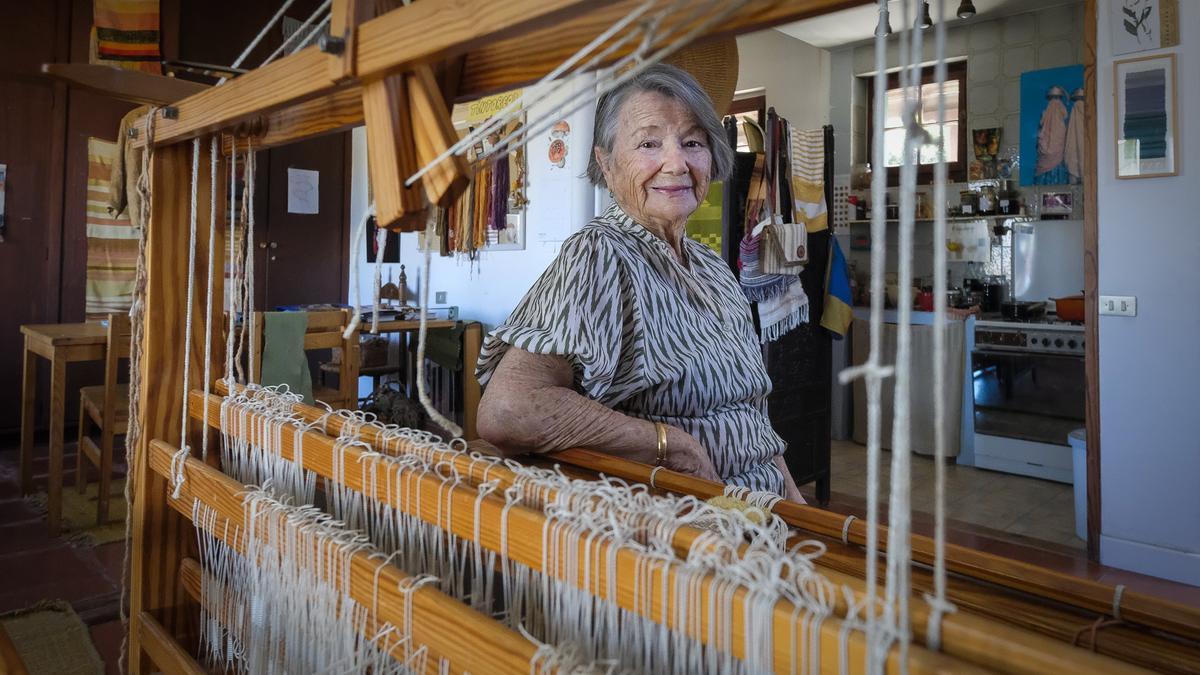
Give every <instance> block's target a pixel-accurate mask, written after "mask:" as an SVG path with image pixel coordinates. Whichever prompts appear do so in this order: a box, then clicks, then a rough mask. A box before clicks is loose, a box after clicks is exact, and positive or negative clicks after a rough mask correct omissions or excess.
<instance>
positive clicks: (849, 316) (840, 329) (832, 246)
mask: <svg viewBox="0 0 1200 675" xmlns="http://www.w3.org/2000/svg"><path fill="white" fill-rule="evenodd" d="M853 321H854V303H853V302H852V298H851V297H850V270H849V268H848V267H847V266H846V256H845V255H844V254H843V253H842V247H841V246H839V245H838V242H837V238H836V237H830V239H829V266H828V267H827V268H826V269H825V307H824V309H823V310H822V312H821V327H822V328H825V329H827V330H829V331H830V332H832V333H833V334H834V335H836V336H837V337H838V338H843V337H846V331H848V330H850V323H851V322H853Z"/></svg>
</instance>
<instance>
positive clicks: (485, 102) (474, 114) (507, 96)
mask: <svg viewBox="0 0 1200 675" xmlns="http://www.w3.org/2000/svg"><path fill="white" fill-rule="evenodd" d="M522 91H523V90H521V89H514V90H512V91H506V92H504V93H503V94H493V95H491V96H484V97H483V98H481V99H478V100H475V101H471V102H470V103H468V104H467V122H468V123H470V124H476V123H478V122H482V121H484V120H486V119H487V118H489V117H491V116H492V115H495V114H496V113H498V112H500V111H501V110H504V109H505V108H506V107H508V104H510V103H512V102H513V101H515V100H517V98H518V97H519V96H520V95H521V92H522Z"/></svg>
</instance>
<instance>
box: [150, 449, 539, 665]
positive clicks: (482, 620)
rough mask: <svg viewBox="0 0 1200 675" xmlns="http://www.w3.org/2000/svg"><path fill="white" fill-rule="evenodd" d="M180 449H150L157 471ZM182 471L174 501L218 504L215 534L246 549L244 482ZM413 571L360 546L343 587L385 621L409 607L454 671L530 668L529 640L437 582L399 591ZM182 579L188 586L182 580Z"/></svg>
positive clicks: (417, 632)
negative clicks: (408, 592)
mask: <svg viewBox="0 0 1200 675" xmlns="http://www.w3.org/2000/svg"><path fill="white" fill-rule="evenodd" d="M175 451H176V449H175V448H174V447H172V446H170V445H167V444H166V443H163V442H161V441H154V442H153V443H152V444H151V456H150V464H151V466H152V467H153V469H154V471H155V472H157V473H158V474H160V475H161V476H163V477H166V476H169V475H171V472H172V468H171V458H172V456H173V455H174V453H175ZM183 473H184V479H185V480H184V483H183V485H182V486H181V489H180V498H179V499H171V498H168V502H169V503H170V505H171V507H172V508H173V509H175V510H176V511H177V512H179V513H180V514H181V515H183V516H187V517H190V516H191V513H192V504H193V503H194V502H195V501H197V500H199V501H200V502H202V503H204V504H205V505H207V506H209V507H211V508H213V509H214V510H215V511H216V512H217V516H218V517H217V519H216V521H217V522H216V523H215V525H214V527H213V529H212V530H210V534H214V535H217V536H218V537H220V538H221V539H222V540H223V541H224V542H225V543H226V544H228V545H229V546H230V547H231V548H233V549H234V550H235V551H237V552H238V553H245V550H246V549H245V539H244V538H243V537H244V534H243V533H244V532H245V528H244V523H245V522H246V518H245V505H244V502H243V497H244V496H245V492H246V488H245V486H243V485H242V484H241V483H238V482H237V481H235V480H233V479H232V478H230V477H229V476H226V475H225V474H223V473H221V472H220V471H218V470H216V469H214V468H212V467H210V466H208V465H206V464H204V463H203V462H201V461H199V460H197V459H195V458H189V459H188V460H187V461H186V462H185V463H184V467H183ZM276 517H282V516H276ZM227 524H228V527H226V525H227ZM314 555H318V554H314ZM180 562H182V560H181V561H180ZM179 567H180V565H179V564H178V563H177V564H176V565H174V566H173V567H172V568H171V574H172V576H173V577H174V578H175V579H176V580H178V579H179V576H178V574H177V570H178V569H179ZM381 567H382V569H379V568H381ZM377 570H378V574H377V573H376V572H377ZM326 574H327V575H328V570H326ZM408 578H409V575H406V574H404V573H403V572H401V571H400V569H399V568H397V567H394V566H392V565H390V564H387V563H385V562H383V561H381V560H379V559H372V558H371V556H370V554H368V553H366V552H364V551H359V552H357V553H355V554H354V555H353V556H352V557H351V562H350V574H349V588H343V589H342V590H343V591H344V592H345V593H346V594H347V595H349V596H350V597H352V598H354V600H355V601H356V602H358V603H359V604H360V605H362V606H363V607H368V608H370V607H374V606H375V602H376V600H378V607H379V613H378V614H377V615H375V616H373V617H372V619H375V620H378V621H380V622H388V623H391V624H392V625H395V626H403V625H405V623H406V619H405V615H406V613H407V612H409V611H411V618H412V626H413V639H414V640H415V641H416V642H418V643H420V644H422V645H425V646H427V647H428V648H429V650H430V651H431V652H433V654H431V656H447V657H451V658H452V661H453V666H454V668H455V669H456V670H461V671H462V672H476V673H485V672H509V673H527V672H529V660H530V659H531V658H532V657H533V654H534V652H535V651H536V648H535V646H534V645H533V644H532V643H531V642H529V641H528V640H527V639H525V638H523V637H521V636H520V635H519V634H517V633H516V631H513V630H511V629H509V628H507V627H505V626H504V625H503V624H501V623H500V622H498V621H496V620H495V619H492V618H490V617H486V616H484V615H482V614H479V613H477V612H474V611H472V610H471V609H470V608H469V607H467V606H466V605H464V604H462V603H460V602H458V601H457V600H454V599H453V598H451V597H449V596H447V595H446V594H444V593H442V592H441V591H439V590H437V588H436V587H433V586H425V587H422V588H420V589H418V590H416V591H414V592H413V593H412V594H411V598H412V606H411V608H410V607H409V606H408V605H409V602H408V597H410V596H407V595H406V594H405V593H403V592H402V591H401V590H400V588H401V587H402V585H403V584H402V582H404V581H405V580H406V579H408ZM342 579H343V577H341V576H340V575H339V576H326V577H325V581H327V582H329V583H332V584H334V585H336V586H339V587H340V586H341V581H342ZM179 585H180V587H181V588H182V583H180V584H179ZM432 660H434V661H436V658H435V659H432Z"/></svg>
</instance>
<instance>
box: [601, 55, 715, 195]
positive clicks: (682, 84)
mask: <svg viewBox="0 0 1200 675" xmlns="http://www.w3.org/2000/svg"><path fill="white" fill-rule="evenodd" d="M644 91H649V92H654V93H657V94H662V95H663V96H669V97H670V98H673V99H675V100H676V101H679V102H680V103H682V104H683V105H684V106H685V107H686V108H687V109H688V111H689V112H691V113H692V117H694V118H695V120H696V123H697V124H699V125H700V127H701V128H703V129H704V133H705V134H706V135H707V136H708V148H709V152H711V153H712V165H711V169H710V172H709V180H724V179H725V178H727V177H728V176H729V173H730V171H732V170H733V148H731V147H729V141H728V140H726V138H725V127H723V126H722V125H721V119H720V118H719V117H717V111H716V110H714V109H713V103H712V99H711V98H709V97H708V93H707V92H705V91H704V88H703V87H701V86H700V83H699V82H697V81H696V78H694V77H692V76H691V75H690V74H689V73H688V72H687V71H686V70H683V69H682V68H678V67H676V66H672V65H668V64H665V63H656V64H654V65H652V66H650V67H648V68H646V69H645V70H643V71H642V72H640V73H638V74H637V75H635V76H633V77H632V78H630V79H629V80H627V81H626V82H625V83H623V84H622V85H621V86H619V87H617V88H616V89H613V90H612V91H609V92H607V93H605V94H604V95H603V96H601V97H600V100H599V102H597V103H596V124H595V127H594V128H593V130H592V139H593V140H592V143H593V144H594V145H595V146H596V147H598V148H600V149H601V150H603V151H604V152H606V153H610V152H612V149H613V144H614V143H615V142H616V135H617V121H618V117H619V115H620V111H621V106H622V105H624V104H625V101H626V100H628V99H629V97H630V95H632V94H636V93H639V92H644ZM587 176H588V179H589V180H591V181H592V184H593V185H598V186H600V187H607V184H606V183H605V181H604V172H603V171H601V170H600V162H599V161H598V160H597V159H596V152H595V150H594V149H593V151H592V153H591V157H590V158H589V159H588V168H587Z"/></svg>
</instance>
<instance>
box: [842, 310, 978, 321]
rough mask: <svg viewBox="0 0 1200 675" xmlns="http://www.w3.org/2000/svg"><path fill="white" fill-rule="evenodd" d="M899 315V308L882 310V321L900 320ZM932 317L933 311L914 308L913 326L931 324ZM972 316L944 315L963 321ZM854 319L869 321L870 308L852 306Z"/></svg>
mask: <svg viewBox="0 0 1200 675" xmlns="http://www.w3.org/2000/svg"><path fill="white" fill-rule="evenodd" d="M899 317H900V311H899V310H896V309H885V310H883V322H884V323H897V322H899V321H900V318H899ZM933 317H934V314H933V312H922V311H919V310H915V309H914V310H913V312H912V323H913V325H914V326H932V325H933ZM972 318H974V316H973V315H972V316H967V317H962V316H955V315H953V314H947V315H946V320H947V321H950V322H952V321H965V320H967V319H972ZM854 320H855V321H868V322H869V321H870V320H871V308H870V307H861V306H855V307H854Z"/></svg>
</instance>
